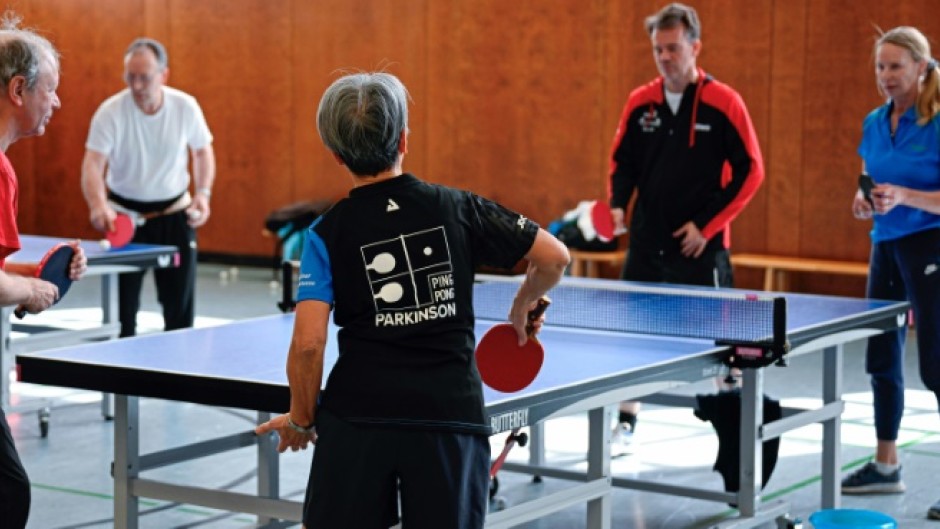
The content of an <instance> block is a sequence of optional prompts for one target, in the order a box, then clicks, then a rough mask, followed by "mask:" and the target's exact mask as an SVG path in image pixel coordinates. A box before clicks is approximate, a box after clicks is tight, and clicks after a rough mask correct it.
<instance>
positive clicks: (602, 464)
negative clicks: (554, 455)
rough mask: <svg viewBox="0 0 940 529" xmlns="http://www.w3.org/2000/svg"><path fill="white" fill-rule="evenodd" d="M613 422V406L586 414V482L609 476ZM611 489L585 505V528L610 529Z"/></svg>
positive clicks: (609, 478) (609, 481) (609, 477)
mask: <svg viewBox="0 0 940 529" xmlns="http://www.w3.org/2000/svg"><path fill="white" fill-rule="evenodd" d="M613 420H614V406H606V407H603V408H596V409H593V410H591V411H589V412H588V460H587V463H588V469H587V479H588V481H592V480H596V479H602V478H605V477H606V478H607V480H608V483H611V475H610V435H611V434H610V425H611V423H612V422H613ZM611 491H612V489H608V490H607V493H606V494H604V495H603V496H601V497H600V498H597V499H594V500H591V501H589V502H588V505H587V528H588V529H610V526H611V517H612V515H613V513H612V508H613V500H612V499H611V496H610V494H611Z"/></svg>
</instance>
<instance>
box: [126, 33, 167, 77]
mask: <svg viewBox="0 0 940 529" xmlns="http://www.w3.org/2000/svg"><path fill="white" fill-rule="evenodd" d="M141 48H147V49H149V50H150V51H152V52H153V55H154V57H156V58H157V66H159V67H160V69H161V70H165V69H166V67H167V64H169V61H170V59H169V57H168V56H167V54H166V48H165V47H163V44H160V43H159V42H157V41H156V40H153V39H148V38H145V37H141V38H139V39H135V40H134V42H131V45H130V46H128V47H127V51H126V52H124V57H125V58H126V57H128V56H129V55H131V54H132V53H134V52H136V51H137V50H139V49H141Z"/></svg>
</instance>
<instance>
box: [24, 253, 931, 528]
mask: <svg viewBox="0 0 940 529" xmlns="http://www.w3.org/2000/svg"><path fill="white" fill-rule="evenodd" d="M272 280H273V274H272V271H271V270H270V269H265V268H246V267H241V268H233V267H230V266H222V265H215V264H201V265H200V267H199V278H198V286H197V306H196V310H197V322H196V324H197V326H206V325H216V324H219V323H224V322H226V321H230V320H235V319H241V318H250V317H255V316H263V315H269V314H273V313H276V312H277V310H278V309H277V307H276V303H277V301H278V300H279V296H280V289H279V287H278V286H277V285H276V284H272ZM98 296H99V291H98V281H97V280H95V279H94V278H91V279H90V280H86V281H83V282H80V283H78V284H76V285H75V286H74V287H73V289H72V290H71V291H70V293H69V296H68V297H67V298H66V299H64V300H63V302H62V303H61V304H60V305H59V306H57V307H56V309H54V310H52V311H49V312H48V313H46V314H43V315H40V316H36V317H31V318H35V321H36V322H37V323H48V324H50V325H52V324H55V325H59V326H74V327H76V328H81V327H83V326H89V325H94V323H95V322H96V321H100V317H101V312H100V309H99V308H98ZM142 310H143V311H144V312H142V313H141V315H140V318H139V324H140V331H141V332H142V333H143V332H158V331H159V329H160V328H161V327H162V319H161V317H160V316H159V307H158V305H157V304H156V300H155V294H154V292H153V288H152V281H151V279H150V277H149V276H148V279H147V281H146V282H145V290H144V294H143V297H142ZM14 339H16V338H15V337H14ZM908 343H909V347H908V355H907V377H908V380H909V381H908V391H907V402H906V413H905V417H904V421H903V423H902V432H901V438H900V440H899V442H900V444H901V447H902V452H901V460H902V465H903V473H902V475H903V479H904V482H905V483H906V485H907V492H906V493H904V494H897V495H886V496H843V501H842V506H843V507H844V508H858V509H871V510H877V511H881V512H883V513H886V514H888V515H890V516H892V517H894V518H895V519H896V520H897V521H898V526H899V527H902V528H905V529H908V528H910V529H915V528H921V527H924V528H930V527H936V528H937V529H940V521H929V520H927V519H926V511H927V508H928V507H929V506H930V505H931V504H933V503H934V502H935V501H937V500H938V499H940V487H938V486H937V483H938V481H937V479H936V474H934V472H937V471H938V469H940V421H938V413H937V402H936V400H935V399H934V397H933V395H932V394H931V393H928V392H926V391H924V389H923V386H922V384H921V383H920V380H919V376H918V375H917V368H916V347H915V345H914V344H913V335H912V336H911V337H910V339H909V340H908ZM820 357H821V355H807V356H804V357H798V358H794V359H793V360H792V361H791V365H790V366H789V367H786V368H777V367H772V368H768V371H767V376H766V378H765V389H766V393H767V394H768V395H769V396H771V397H773V398H775V399H779V400H781V401H782V403H783V404H784V405H785V406H800V405H802V404H803V403H806V402H812V401H813V400H814V399H817V398H818V390H817V389H816V388H817V386H818V375H817V373H818V372H819V369H820V365H819V360H820ZM844 387H845V397H844V398H845V401H846V411H845V414H844V415H843V430H842V441H843V446H842V464H843V467H844V468H845V471H846V472H849V471H852V470H854V469H856V468H858V467H859V466H861V465H862V464H864V463H865V462H866V461H867V460H868V458H869V457H871V455H872V454H873V451H874V428H873V427H872V425H871V405H870V402H871V394H870V391H869V385H868V380H867V377H866V375H865V374H864V368H863V347H862V344H858V343H856V344H851V345H849V346H848V347H847V348H846V354H845V381H844ZM713 391H714V387H713V384H712V383H711V382H703V383H700V384H696V385H691V386H687V387H685V388H683V389H682V391H681V393H685V394H690V395H694V394H700V393H711V392H713ZM100 401H101V395H100V394H97V393H93V392H86V391H77V390H70V389H63V388H53V387H45V386H38V385H31V384H22V383H14V384H13V396H12V406H11V409H10V410H7V415H8V418H9V420H10V423H11V428H12V429H13V435H14V438H15V439H16V443H17V447H18V450H19V452H20V456H21V458H22V460H23V464H24V465H25V467H26V469H27V471H28V472H29V475H30V478H31V480H32V486H33V489H32V493H33V502H32V509H31V516H30V521H29V525H28V527H29V528H31V529H77V528H106V527H112V526H113V504H112V492H113V486H112V482H111V476H110V464H111V460H112V438H113V427H112V423H111V422H109V421H105V420H103V419H102V416H101V409H100ZM44 406H51V410H52V414H51V421H50V429H49V435H48V436H47V437H45V438H44V437H42V436H41V434H40V428H39V421H38V420H37V418H36V417H37V410H39V409H40V408H42V407H44ZM141 417H142V418H143V421H142V422H143V426H142V433H141V449H142V451H144V452H146V451H148V450H151V449H156V448H167V447H170V446H177V445H181V444H185V443H187V442H192V441H196V440H199V439H203V438H207V437H214V436H217V435H222V434H225V433H234V432H238V431H243V430H246V429H248V428H250V427H252V425H253V424H254V421H255V415H254V414H253V413H250V412H247V411H244V410H235V409H219V408H210V407H205V406H199V405H195V404H186V403H178V402H166V401H159V400H153V399H142V403H141ZM821 430H822V429H821V427H819V426H818V425H816V426H808V427H805V428H801V429H799V430H796V431H794V432H790V433H788V434H786V435H785V436H784V437H783V438H782V441H781V444H780V452H779V460H778V462H777V465H776V469H775V471H774V473H773V476H772V477H771V479H770V481H769V483H768V484H767V487H766V489H765V495H764V499H765V500H768V499H785V500H787V501H789V502H790V504H791V515H792V516H793V517H796V518H801V519H802V520H804V521H805V520H807V519H808V517H809V515H810V514H812V513H813V512H815V511H817V510H818V509H819V508H820V507H819V501H820V500H819V498H820V491H819V473H818V468H819V459H820V457H819V446H820V444H819V439H820V437H821ZM503 440H504V439H503V436H502V435H501V436H495V437H493V438H492V444H493V450H494V454H496V453H498V451H499V450H500V449H501V447H502V443H503ZM586 445H587V418H586V416H571V417H566V418H561V419H556V420H553V421H549V423H548V424H547V425H546V449H547V456H548V458H549V461H552V462H553V463H554V464H556V465H560V466H565V467H568V468H572V469H576V468H583V467H584V466H585V462H584V450H585V447H586ZM717 448H718V442H717V438H716V436H715V434H714V431H713V430H712V428H711V424H710V423H707V422H702V421H700V420H698V419H697V418H696V417H695V416H694V415H693V414H692V411H691V410H689V409H681V408H666V407H658V406H652V405H648V406H645V407H644V408H643V410H642V412H641V414H640V419H639V423H638V425H637V431H636V435H635V436H634V439H633V443H632V444H631V445H630V446H629V447H628V449H627V453H626V454H625V455H620V456H617V457H614V458H613V460H612V468H613V470H614V472H615V474H617V475H623V476H628V477H642V478H644V479H654V480H662V481H663V482H667V483H672V484H677V485H693V484H694V485H696V486H698V485H705V486H708V484H713V485H714V487H715V488H716V489H717V490H721V488H722V481H721V478H720V476H719V474H718V473H716V472H714V471H713V470H712V464H713V462H714V459H715V454H716V452H717ZM281 457H282V459H281V493H282V496H284V497H287V498H291V499H297V500H301V499H302V498H303V492H304V488H305V486H306V479H307V471H308V469H309V462H310V457H311V451H306V452H301V453H288V454H285V455H283V456H281ZM527 457H528V453H527V451H526V449H525V448H518V447H517V448H515V449H514V450H513V452H512V453H511V454H510V458H509V459H510V460H518V461H524V460H527ZM255 470H256V469H255V464H254V454H253V451H252V449H250V448H246V449H240V450H237V451H233V452H229V453H226V454H221V455H216V456H211V457H206V458H203V459H200V460H198V461H195V462H192V463H187V464H181V465H173V466H169V467H165V468H162V469H159V470H154V471H152V472H153V474H152V475H153V476H155V477H159V478H161V479H170V480H174V481H178V482H181V483H187V484H191V485H196V486H206V487H215V488H226V489H230V490H236V491H244V492H246V493H251V491H252V490H253V487H254V486H255V477H256V472H255ZM499 477H500V488H499V493H498V499H499V500H500V502H505V503H508V504H513V503H517V502H521V501H524V500H526V499H528V498H533V497H538V496H540V495H543V494H546V493H549V492H554V491H557V490H562V489H563V488H564V487H565V483H564V482H562V481H559V480H556V479H551V478H545V479H544V480H543V481H542V482H541V483H532V481H531V479H530V478H529V477H528V476H523V475H518V474H512V473H509V472H503V473H501V474H500V476H499ZM491 507H492V508H493V509H496V508H499V505H498V503H497V502H494V503H493V504H492V506H491ZM140 508H141V518H140V527H142V528H161V529H163V528H170V527H187V528H190V527H191V528H203V527H205V528H232V527H254V526H255V523H254V519H253V517H251V516H248V515H245V514H240V513H229V512H222V511H215V510H211V509H207V508H204V507H196V506H190V505H186V504H177V503H168V502H161V501H152V500H142V501H141V507H140ZM734 512H735V511H734V510H733V509H731V508H730V507H728V506H727V505H724V504H719V503H714V502H709V501H702V500H695V499H685V498H676V497H671V496H665V495H660V494H653V493H641V492H634V491H626V490H617V491H615V492H614V493H613V515H614V521H613V524H612V525H613V527H615V528H637V529H652V528H661V529H667V528H668V529H679V528H698V527H708V526H709V525H710V524H712V523H715V522H717V521H719V520H720V519H721V518H722V517H725V516H729V515H733V514H734ZM584 525H585V509H584V507H576V508H571V509H568V510H566V511H563V512H560V513H557V514H555V515H553V516H550V517H548V518H545V519H543V520H538V521H536V522H531V523H528V524H525V525H523V526H521V527H524V528H529V529H536V528H539V529H562V528H564V529H572V528H578V527H584ZM806 526H808V524H807V525H806ZM298 527H299V526H298ZM771 527H773V525H772V524H768V528H771Z"/></svg>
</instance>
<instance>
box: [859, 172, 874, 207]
mask: <svg viewBox="0 0 940 529" xmlns="http://www.w3.org/2000/svg"><path fill="white" fill-rule="evenodd" d="M874 187H875V181H874V180H872V179H871V176H869V175H867V174H860V175H858V188H859V189H861V190H862V195H863V196H864V197H865V200H867V201H868V203H869V204H871V205H872V207H874V206H875V203H874V202H873V201H872V199H871V190H872V188H874Z"/></svg>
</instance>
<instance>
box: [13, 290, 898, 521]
mask: <svg viewBox="0 0 940 529" xmlns="http://www.w3.org/2000/svg"><path fill="white" fill-rule="evenodd" d="M906 311H907V306H906V304H904V303H900V302H899V303H896V304H893V305H891V306H888V307H885V308H883V309H880V310H876V311H869V312H868V313H866V314H863V315H860V316H857V317H854V318H852V321H851V322H835V323H834V324H827V325H821V326H819V327H814V328H808V329H801V330H800V331H799V332H797V333H796V334H793V335H790V336H789V338H790V341H791V344H793V349H792V350H791V353H790V355H791V356H796V355H800V354H805V353H809V352H813V351H822V352H823V370H822V373H821V375H822V376H821V385H822V400H823V402H822V406H821V407H820V408H818V409H814V410H807V411H800V412H798V413H797V412H792V411H790V412H788V413H787V414H786V416H785V417H784V418H782V419H780V420H777V421H774V422H771V423H768V424H763V422H762V417H763V410H762V406H763V398H762V395H763V382H764V376H765V371H767V370H774V369H780V368H777V367H766V368H760V369H751V368H748V369H744V370H743V386H742V410H741V417H742V419H741V434H740V435H741V441H742V442H741V447H742V449H741V453H740V468H741V479H740V484H741V489H740V491H739V492H738V493H737V494H732V493H726V492H716V491H713V490H705V489H695V488H689V487H680V486H674V485H669V484H664V483H659V482H650V481H643V480H635V479H629V478H624V477H618V476H614V475H612V473H611V465H610V446H609V443H610V428H609V425H610V424H611V423H612V419H613V414H614V410H615V407H616V404H617V403H619V402H620V401H622V400H630V399H639V398H643V397H646V396H649V395H654V394H658V393H661V392H663V391H667V390H669V389H673V388H677V387H680V386H683V385H686V384H689V383H692V382H698V381H701V380H708V379H710V378H713V377H715V376H717V375H719V374H721V373H722V372H724V370H725V369H726V367H725V366H724V364H723V360H724V358H726V357H727V355H728V354H729V348H728V347H725V346H716V347H714V348H713V349H711V350H707V351H703V352H702V353H701V354H696V355H691V356H688V357H684V358H683V359H682V360H681V361H677V362H664V363H660V364H655V365H651V366H646V367H644V368H641V369H638V370H633V371H629V372H622V373H612V374H610V375H609V376H605V377H602V378H599V379H594V380H591V381H589V382H586V383H581V384H578V385H577V386H576V387H570V388H564V387H562V388H555V389H551V390H545V391H541V392H538V393H533V394H526V395H523V396H519V397H515V396H512V395H507V396H506V398H504V399H500V400H498V401H494V402H489V403H488V404H487V411H488V413H489V414H490V416H491V417H495V416H500V415H501V414H513V413H519V412H522V411H524V412H525V414H526V417H527V421H526V422H527V423H526V424H525V425H524V426H529V427H530V428H531V434H532V441H531V442H532V448H531V450H532V451H531V454H530V460H529V463H528V464H521V463H506V464H505V465H504V467H503V468H504V469H505V470H512V471H519V472H525V473H530V474H534V475H539V476H546V477H553V478H561V479H565V480H569V481H570V482H571V483H572V485H571V486H570V487H566V488H565V489H564V490H561V491H558V492H555V493H551V494H548V495H545V496H543V497H540V498H537V499H534V500H529V501H526V502H524V503H520V504H518V505H510V506H508V508H506V509H505V510H499V511H493V512H491V513H490V514H489V515H488V517H487V522H486V526H487V528H489V529H497V528H506V527H512V526H515V525H518V524H520V523H524V522H526V521H530V520H535V519H539V518H542V517H544V516H547V515H549V514H551V513H554V512H558V511H561V510H563V509H566V508H568V507H570V506H573V505H577V504H586V506H587V513H586V527H588V528H589V529H609V528H610V527H611V522H612V501H613V500H612V498H611V492H612V491H613V489H614V487H621V488H630V489H636V490H642V491H648V492H659V493H667V494H673V495H678V496H686V497H692V498H698V499H703V500H711V501H717V502H723V503H729V502H736V503H737V505H738V506H739V511H740V516H738V517H736V518H730V519H726V520H723V521H721V522H719V523H717V524H716V525H714V527H721V528H730V527H734V528H743V527H757V526H759V525H762V524H764V523H767V522H768V521H774V520H776V521H777V523H778V525H779V524H784V525H780V526H781V527H786V525H785V523H786V515H787V514H788V508H789V505H788V504H787V502H785V501H782V500H781V501H775V502H771V503H762V502H761V496H760V482H759V479H760V476H761V460H762V459H761V455H762V454H761V450H762V442H763V441H765V440H768V439H773V438H775V437H778V436H780V435H782V434H783V433H785V432H787V431H790V430H793V429H795V428H799V427H802V426H804V425H808V424H813V423H821V424H822V425H823V441H822V445H823V446H822V451H823V458H822V468H821V473H822V493H821V496H822V497H821V504H822V507H823V508H835V507H838V506H839V504H840V501H841V496H840V491H839V488H838V474H839V471H840V468H839V460H840V454H839V446H840V428H841V418H840V416H841V413H842V410H843V403H842V400H841V396H842V382H841V381H842V356H843V346H844V345H845V344H846V343H850V342H854V341H856V340H861V339H864V338H867V337H870V336H873V335H877V334H880V333H882V332H885V331H887V330H890V329H894V328H897V326H903V323H904V321H903V320H904V316H905V315H906ZM276 317H288V316H276ZM237 324H238V323H237V322H236V323H233V324H232V325H237ZM199 331H200V330H199V329H188V330H181V331H174V332H199ZM145 338H146V337H145ZM20 361H21V363H22V364H23V366H24V375H25V374H26V373H27V367H31V366H34V365H35V366H36V367H41V366H43V365H46V363H47V362H48V361H47V360H43V359H42V358H39V357H36V358H31V357H30V355H26V356H22V357H20ZM55 364H56V362H55V361H52V363H51V364H49V365H48V366H47V367H49V369H47V370H43V371H46V372H44V373H43V374H42V375H41V377H40V378H41V380H34V381H35V382H40V383H44V384H52V385H62V386H69V387H84V388H85V389H94V390H105V391H110V392H114V393H115V394H116V401H115V415H114V417H115V429H114V435H115V437H114V442H115V447H114V466H113V471H112V473H113V477H114V491H115V500H114V506H115V527H118V528H121V529H124V528H128V529H136V528H137V527H138V518H139V511H138V498H141V497H147V498H154V499H161V500H167V501H175V502H182V503H187V504H195V505H202V506H206V507H211V508H217V509H223V510H229V511H234V512H245V513H251V514H255V515H256V516H257V517H258V523H259V525H265V524H266V525H268V526H270V527H277V526H280V525H281V524H283V523H284V522H283V521H292V522H298V521H300V516H301V503H300V502H296V501H290V500H285V499H281V498H280V496H279V490H278V477H279V461H278V455H277V453H276V451H275V450H274V444H275V443H276V441H275V439H276V438H275V437H274V435H273V434H271V435H267V436H255V435H254V433H253V432H252V431H250V430H249V431H245V432H240V433H237V434H233V435H228V436H224V437H220V438H217V439H213V440H208V441H202V442H199V443H195V444H191V445H187V446H182V447H177V448H173V449H169V450H163V451H159V452H155V453H149V454H141V453H140V443H139V432H140V427H139V426H140V407H139V401H140V398H142V397H154V398H161V399H168V400H180V401H186V402H194V403H199V404H207V405H213V406H224V407H227V406H234V407H240V408H244V407H245V406H244V404H243V403H242V404H240V403H239V400H240V399H239V398H238V394H244V392H250V394H251V395H252V397H253V398H252V401H253V403H254V408H255V411H258V421H259V422H261V421H264V420H266V419H267V418H268V417H269V413H268V411H270V410H284V409H287V406H288V403H289V388H287V386H286V384H284V385H276V384H270V383H261V382H257V383H250V384H248V386H246V385H245V384H246V382H245V381H238V382H237V383H236V382H234V381H226V380H220V379H213V378H211V377H200V376H194V375H189V376H184V377H183V378H184V379H185V380H184V379H180V378H179V375H173V374H168V373H159V372H138V370H135V369H127V368H120V367H113V366H107V365H88V364H68V365H58V366H56V365H55ZM135 377H136V378H138V379H139V378H141V377H146V379H147V380H148V381H149V383H148V384H147V387H148V389H147V390H145V392H146V394H141V393H142V392H141V391H140V388H139V387H138V386H139V384H138V383H135ZM164 378H165V379H164ZM171 381H172V382H173V385H175V386H176V390H175V391H170V390H169V389H166V388H167V387H168V386H169V385H170V383H171ZM180 385H186V386H189V387H191V388H193V389H192V390H190V391H188V392H186V394H185V395H180V393H179V389H178V388H179V387H180ZM197 389H198V390H197ZM758 397H761V398H758ZM681 400H682V399H675V398H670V397H666V398H661V399H660V402H667V403H668V402H670V401H671V402H673V403H679V401H681ZM266 410H267V411H266ZM585 411H586V412H587V414H588V417H589V428H588V430H589V431H588V450H587V469H586V471H585V472H574V471H570V470H566V469H561V468H557V467H553V466H551V465H549V464H547V462H546V461H545V457H544V455H545V454H544V449H543V448H541V447H542V446H543V444H542V441H543V439H544V436H543V432H542V430H541V423H543V422H544V421H546V420H549V419H551V418H556V417H562V416H566V415H571V414H574V413H579V412H585ZM516 426H518V425H516ZM510 429H511V428H510V426H509V425H507V426H506V427H505V428H502V427H501V428H497V430H499V431H495V432H494V433H495V434H498V433H503V432H508V431H510ZM246 446H256V453H257V463H258V481H257V495H256V496H253V495H250V494H244V493H235V492H229V491H221V490H213V489H206V488H201V487H195V486H188V485H180V484H176V483H168V482H160V481H156V480H151V479H147V478H144V477H142V476H141V473H142V472H144V471H147V470H150V469H153V468H157V467H161V466H164V465H168V464H172V463H179V462H184V461H188V460H191V459H195V458H198V457H203V456H206V455H210V454H216V453H220V452H224V451H226V450H230V449H235V448H241V447H246Z"/></svg>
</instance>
